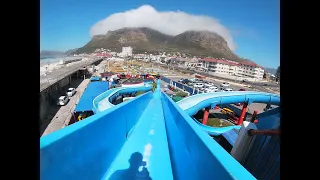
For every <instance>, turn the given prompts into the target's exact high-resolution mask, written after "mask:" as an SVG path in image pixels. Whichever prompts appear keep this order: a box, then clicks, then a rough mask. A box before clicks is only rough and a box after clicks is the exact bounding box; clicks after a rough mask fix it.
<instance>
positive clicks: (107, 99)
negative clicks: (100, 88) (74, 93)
mask: <svg viewBox="0 0 320 180" xmlns="http://www.w3.org/2000/svg"><path fill="white" fill-rule="evenodd" d="M151 89H152V84H150V83H145V84H144V85H143V86H138V87H119V88H113V89H110V90H108V91H106V92H104V93H102V94H100V95H99V96H97V97H96V98H95V99H94V100H93V102H92V103H93V109H92V110H93V112H94V113H99V112H102V111H105V110H107V109H109V108H111V107H113V106H115V105H114V104H112V103H111V101H112V99H114V98H116V97H117V96H119V95H122V94H127V93H136V92H138V91H144V92H147V91H150V90H151Z"/></svg>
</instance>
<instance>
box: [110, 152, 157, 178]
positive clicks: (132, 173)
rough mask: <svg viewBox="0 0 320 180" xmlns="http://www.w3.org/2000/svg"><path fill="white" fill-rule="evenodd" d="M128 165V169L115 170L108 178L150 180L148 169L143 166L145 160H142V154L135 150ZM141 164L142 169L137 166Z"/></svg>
mask: <svg viewBox="0 0 320 180" xmlns="http://www.w3.org/2000/svg"><path fill="white" fill-rule="evenodd" d="M129 163H130V167H129V168H128V169H123V170H117V171H116V172H114V173H113V174H112V175H111V177H110V178H109V180H152V179H151V177H150V176H149V171H148V169H147V168H146V167H145V165H146V162H145V161H142V154H141V153H139V152H135V153H133V154H132V155H131V157H130V159H129ZM141 166H142V171H139V168H140V167H141Z"/></svg>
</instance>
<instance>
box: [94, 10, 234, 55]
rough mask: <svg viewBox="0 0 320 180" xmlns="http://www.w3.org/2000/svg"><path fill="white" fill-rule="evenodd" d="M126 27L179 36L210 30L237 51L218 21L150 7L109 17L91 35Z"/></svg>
mask: <svg viewBox="0 0 320 180" xmlns="http://www.w3.org/2000/svg"><path fill="white" fill-rule="evenodd" d="M124 27H148V28H152V29H155V30H158V31H160V32H162V33H164V34H168V35H178V34H180V33H183V32H184V31H188V30H196V31H197V30H198V31H200V30H208V31H211V32H216V33H217V34H219V35H220V36H222V37H223V38H224V39H225V40H226V41H227V43H228V46H229V48H230V49H231V50H232V51H234V50H235V49H236V44H235V43H234V41H233V38H232V35H231V32H230V31H229V30H228V29H227V28H226V27H225V26H223V25H222V24H221V23H220V22H219V21H218V20H217V19H214V18H212V17H209V16H202V15H192V14H188V13H185V12H182V11H176V12H175V11H165V12H159V11H157V10H156V9H154V8H153V7H152V6H149V5H143V6H141V7H139V8H137V9H132V10H129V11H125V12H121V13H115V14H112V15H110V16H108V17H107V18H105V19H103V20H101V21H99V22H97V23H96V24H95V25H93V26H92V27H91V29H90V35H91V36H94V35H98V34H106V33H107V32H108V31H110V30H111V31H113V30H117V29H121V28H124Z"/></svg>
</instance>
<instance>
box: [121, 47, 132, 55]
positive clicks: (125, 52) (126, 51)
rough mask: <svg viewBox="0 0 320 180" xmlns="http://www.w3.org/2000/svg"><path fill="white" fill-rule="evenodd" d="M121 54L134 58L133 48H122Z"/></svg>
mask: <svg viewBox="0 0 320 180" xmlns="http://www.w3.org/2000/svg"><path fill="white" fill-rule="evenodd" d="M121 54H122V55H123V56H132V47H130V46H129V47H122V52H121Z"/></svg>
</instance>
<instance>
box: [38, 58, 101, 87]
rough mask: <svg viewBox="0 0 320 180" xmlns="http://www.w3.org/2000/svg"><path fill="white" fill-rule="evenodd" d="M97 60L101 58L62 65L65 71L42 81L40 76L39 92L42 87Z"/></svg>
mask: <svg viewBox="0 0 320 180" xmlns="http://www.w3.org/2000/svg"><path fill="white" fill-rule="evenodd" d="M98 60H101V58H97V59H93V60H88V61H86V62H81V63H78V64H74V65H73V66H69V67H62V68H63V69H64V70H65V72H63V73H60V74H58V75H57V76H54V77H51V78H48V79H46V80H44V81H41V77H40V92H41V91H43V90H44V89H46V88H48V87H49V86H51V85H52V84H54V83H56V82H58V81H59V80H61V79H63V78H65V77H66V76H68V75H70V74H73V73H74V72H76V71H77V70H79V69H80V68H82V67H86V66H88V65H90V64H93V63H95V62H96V61H98ZM48 76H50V74H49V75H48Z"/></svg>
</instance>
